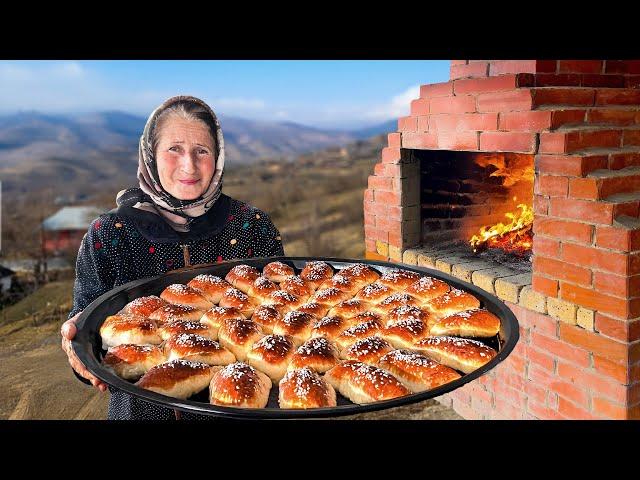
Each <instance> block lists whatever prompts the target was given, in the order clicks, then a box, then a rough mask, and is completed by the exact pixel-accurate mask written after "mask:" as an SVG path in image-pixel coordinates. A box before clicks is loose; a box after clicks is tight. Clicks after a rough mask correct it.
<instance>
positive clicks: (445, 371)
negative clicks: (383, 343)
mask: <svg viewBox="0 0 640 480" xmlns="http://www.w3.org/2000/svg"><path fill="white" fill-rule="evenodd" d="M378 366H379V367H380V368H383V369H384V370H386V371H388V372H390V373H391V374H393V375H394V376H395V377H396V378H397V379H398V380H400V381H401V382H402V383H403V384H404V385H405V386H406V387H407V388H408V389H409V390H411V391H412V392H414V393H418V392H424V391H426V390H431V389H433V388H436V387H439V386H440V385H444V384H445V383H449V382H453V381H454V380H457V379H459V378H460V374H459V373H458V372H456V371H455V370H453V369H452V368H449V367H447V366H445V365H441V364H439V363H438V362H435V361H433V360H431V359H430V358H427V357H425V356H424V355H421V354H420V353H416V352H412V351H411V350H394V351H392V352H389V353H387V354H386V355H384V356H383V357H382V358H381V359H380V361H379V362H378Z"/></svg>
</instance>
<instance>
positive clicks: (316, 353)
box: [287, 337, 339, 373]
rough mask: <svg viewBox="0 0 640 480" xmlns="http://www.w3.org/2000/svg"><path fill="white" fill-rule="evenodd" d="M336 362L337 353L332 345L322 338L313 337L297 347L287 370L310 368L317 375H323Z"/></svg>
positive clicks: (337, 358)
mask: <svg viewBox="0 0 640 480" xmlns="http://www.w3.org/2000/svg"><path fill="white" fill-rule="evenodd" d="M338 360H339V353H338V350H337V349H336V347H335V346H334V345H333V343H331V342H330V341H329V340H327V339H326V338H324V337H315V338H311V339H309V340H307V341H306V342H304V343H303V344H302V345H301V346H300V347H298V349H297V350H296V351H295V353H294V354H293V357H291V363H289V366H288V367H287V370H296V369H298V368H303V367H310V368H313V369H314V370H315V371H316V372H318V373H324V372H326V371H327V370H329V369H331V368H333V366H334V365H336V364H337V363H338Z"/></svg>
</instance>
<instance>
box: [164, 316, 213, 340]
mask: <svg viewBox="0 0 640 480" xmlns="http://www.w3.org/2000/svg"><path fill="white" fill-rule="evenodd" d="M180 333H196V334H198V335H202V336H203V337H207V338H210V339H211V340H216V339H217V338H218V328H216V327H213V326H211V325H210V324H208V323H204V322H198V321H195V320H172V321H171V322H167V323H165V324H164V325H162V326H160V327H158V334H159V335H160V337H161V338H162V340H167V339H168V338H169V337H172V336H173V335H178V334H180Z"/></svg>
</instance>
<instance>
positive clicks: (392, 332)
mask: <svg viewBox="0 0 640 480" xmlns="http://www.w3.org/2000/svg"><path fill="white" fill-rule="evenodd" d="M380 336H381V337H382V338H384V339H385V340H386V341H387V342H389V343H390V344H391V345H393V346H394V347H395V348H411V347H412V346H413V344H414V343H415V342H417V341H418V340H422V339H423V338H425V337H428V336H429V329H428V328H427V326H426V325H425V324H424V322H423V321H422V320H418V319H417V318H407V319H405V320H400V321H399V322H396V323H393V324H391V325H389V326H388V327H386V328H384V329H383V330H382V332H380Z"/></svg>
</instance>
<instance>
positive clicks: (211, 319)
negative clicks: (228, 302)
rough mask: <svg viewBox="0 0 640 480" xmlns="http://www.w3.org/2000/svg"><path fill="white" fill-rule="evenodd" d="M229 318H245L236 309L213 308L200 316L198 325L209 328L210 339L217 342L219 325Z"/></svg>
mask: <svg viewBox="0 0 640 480" xmlns="http://www.w3.org/2000/svg"><path fill="white" fill-rule="evenodd" d="M230 318H235V319H238V320H244V318H245V317H244V315H242V313H240V310H238V309H237V308H233V307H213V308H210V309H209V310H207V311H206V312H205V313H204V315H202V318H201V319H200V323H202V324H204V325H207V326H208V327H209V332H211V335H210V336H211V338H212V339H213V340H217V339H218V331H219V330H220V325H222V322H224V321H225V320H227V319H230Z"/></svg>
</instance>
